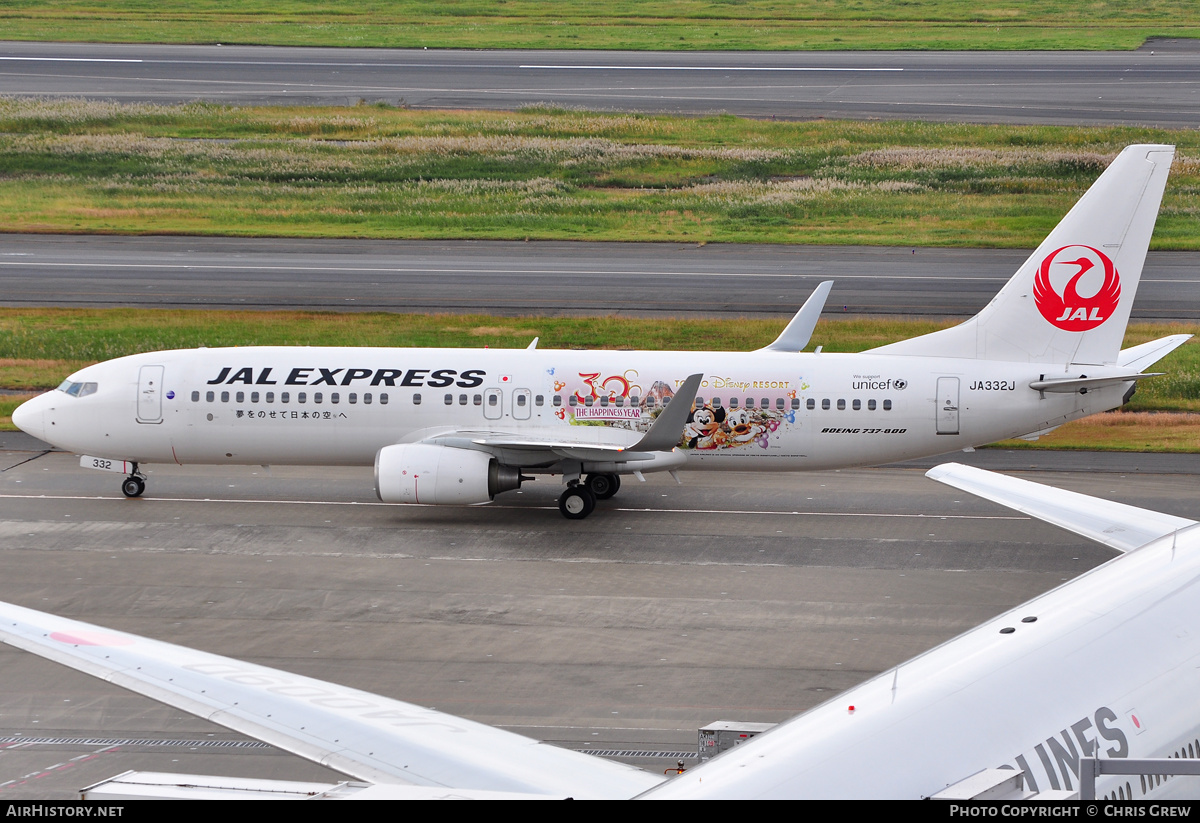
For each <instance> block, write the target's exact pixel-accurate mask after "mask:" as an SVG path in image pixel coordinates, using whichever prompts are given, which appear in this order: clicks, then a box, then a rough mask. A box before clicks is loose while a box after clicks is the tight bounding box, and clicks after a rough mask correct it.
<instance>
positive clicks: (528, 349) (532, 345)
mask: <svg viewBox="0 0 1200 823" xmlns="http://www.w3.org/2000/svg"><path fill="white" fill-rule="evenodd" d="M540 339H541V338H538V337H535V338H533V342H532V343H530V344H529V345H528V346H526V347H525V350H526V351H532V350H533V349H536V348H537V344H538V340H540Z"/></svg>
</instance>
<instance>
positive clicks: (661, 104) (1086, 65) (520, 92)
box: [0, 40, 1200, 128]
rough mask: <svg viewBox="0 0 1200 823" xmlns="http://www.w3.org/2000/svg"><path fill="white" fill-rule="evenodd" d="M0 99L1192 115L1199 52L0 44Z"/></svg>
mask: <svg viewBox="0 0 1200 823" xmlns="http://www.w3.org/2000/svg"><path fill="white" fill-rule="evenodd" d="M0 94H3V95H20V96H36V97H81V98H89V99H105V100H120V101H148V102H160V103H175V102H187V101H192V100H211V101H215V102H220V103H237V104H283V103H287V104H292V103H294V104H306V105H308V104H323V105H347V104H354V103H357V102H359V101H367V102H377V101H382V102H386V103H390V104H392V105H405V106H414V107H421V108H451V109H457V108H486V109H514V108H518V107H520V106H525V105H532V104H548V105H554V106H574V107H580V108H585V109H611V110H619V111H637V112H670V113H683V114H697V113H710V112H728V113H732V114H738V115H744V116H748V117H778V118H786V119H814V118H822V117H824V118H830V119H879V118H882V119H904V120H939V121H953V122H981V123H1057V124H1062V125H1099V124H1126V125H1140V126H1156V127H1178V128H1192V127H1194V126H1195V124H1196V123H1197V122H1200V43H1198V42H1197V41H1194V40H1160V41H1153V42H1151V43H1149V44H1147V46H1146V47H1144V48H1142V49H1139V50H1137V51H1131V52H787V53H784V52H749V53H746V52H665V53H664V52H559V51H452V50H434V51H428V50H398V49H323V48H270V47H251V46H163V45H149V44H146V45H142V44H137V45H110V44H94V43H14V42H8V43H0Z"/></svg>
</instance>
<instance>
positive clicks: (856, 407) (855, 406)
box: [854, 400, 862, 411]
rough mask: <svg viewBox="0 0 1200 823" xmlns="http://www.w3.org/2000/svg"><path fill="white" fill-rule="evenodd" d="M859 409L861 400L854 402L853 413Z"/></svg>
mask: <svg viewBox="0 0 1200 823" xmlns="http://www.w3.org/2000/svg"><path fill="white" fill-rule="evenodd" d="M860 409H862V401H861V400H855V401H854V410H855V411H859V410H860Z"/></svg>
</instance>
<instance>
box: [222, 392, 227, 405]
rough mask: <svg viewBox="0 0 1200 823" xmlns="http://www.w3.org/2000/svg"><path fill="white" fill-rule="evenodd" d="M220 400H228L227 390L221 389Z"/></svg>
mask: <svg viewBox="0 0 1200 823" xmlns="http://www.w3.org/2000/svg"><path fill="white" fill-rule="evenodd" d="M221 402H222V403H228V402H229V392H227V391H223V392H221Z"/></svg>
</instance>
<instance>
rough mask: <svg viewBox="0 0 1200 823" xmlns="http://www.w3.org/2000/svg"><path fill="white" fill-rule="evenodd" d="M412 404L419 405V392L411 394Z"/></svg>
mask: <svg viewBox="0 0 1200 823" xmlns="http://www.w3.org/2000/svg"><path fill="white" fill-rule="evenodd" d="M446 396H447V397H449V396H450V395H446ZM413 405H414V406H419V405H421V395H419V394H414V395H413Z"/></svg>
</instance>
